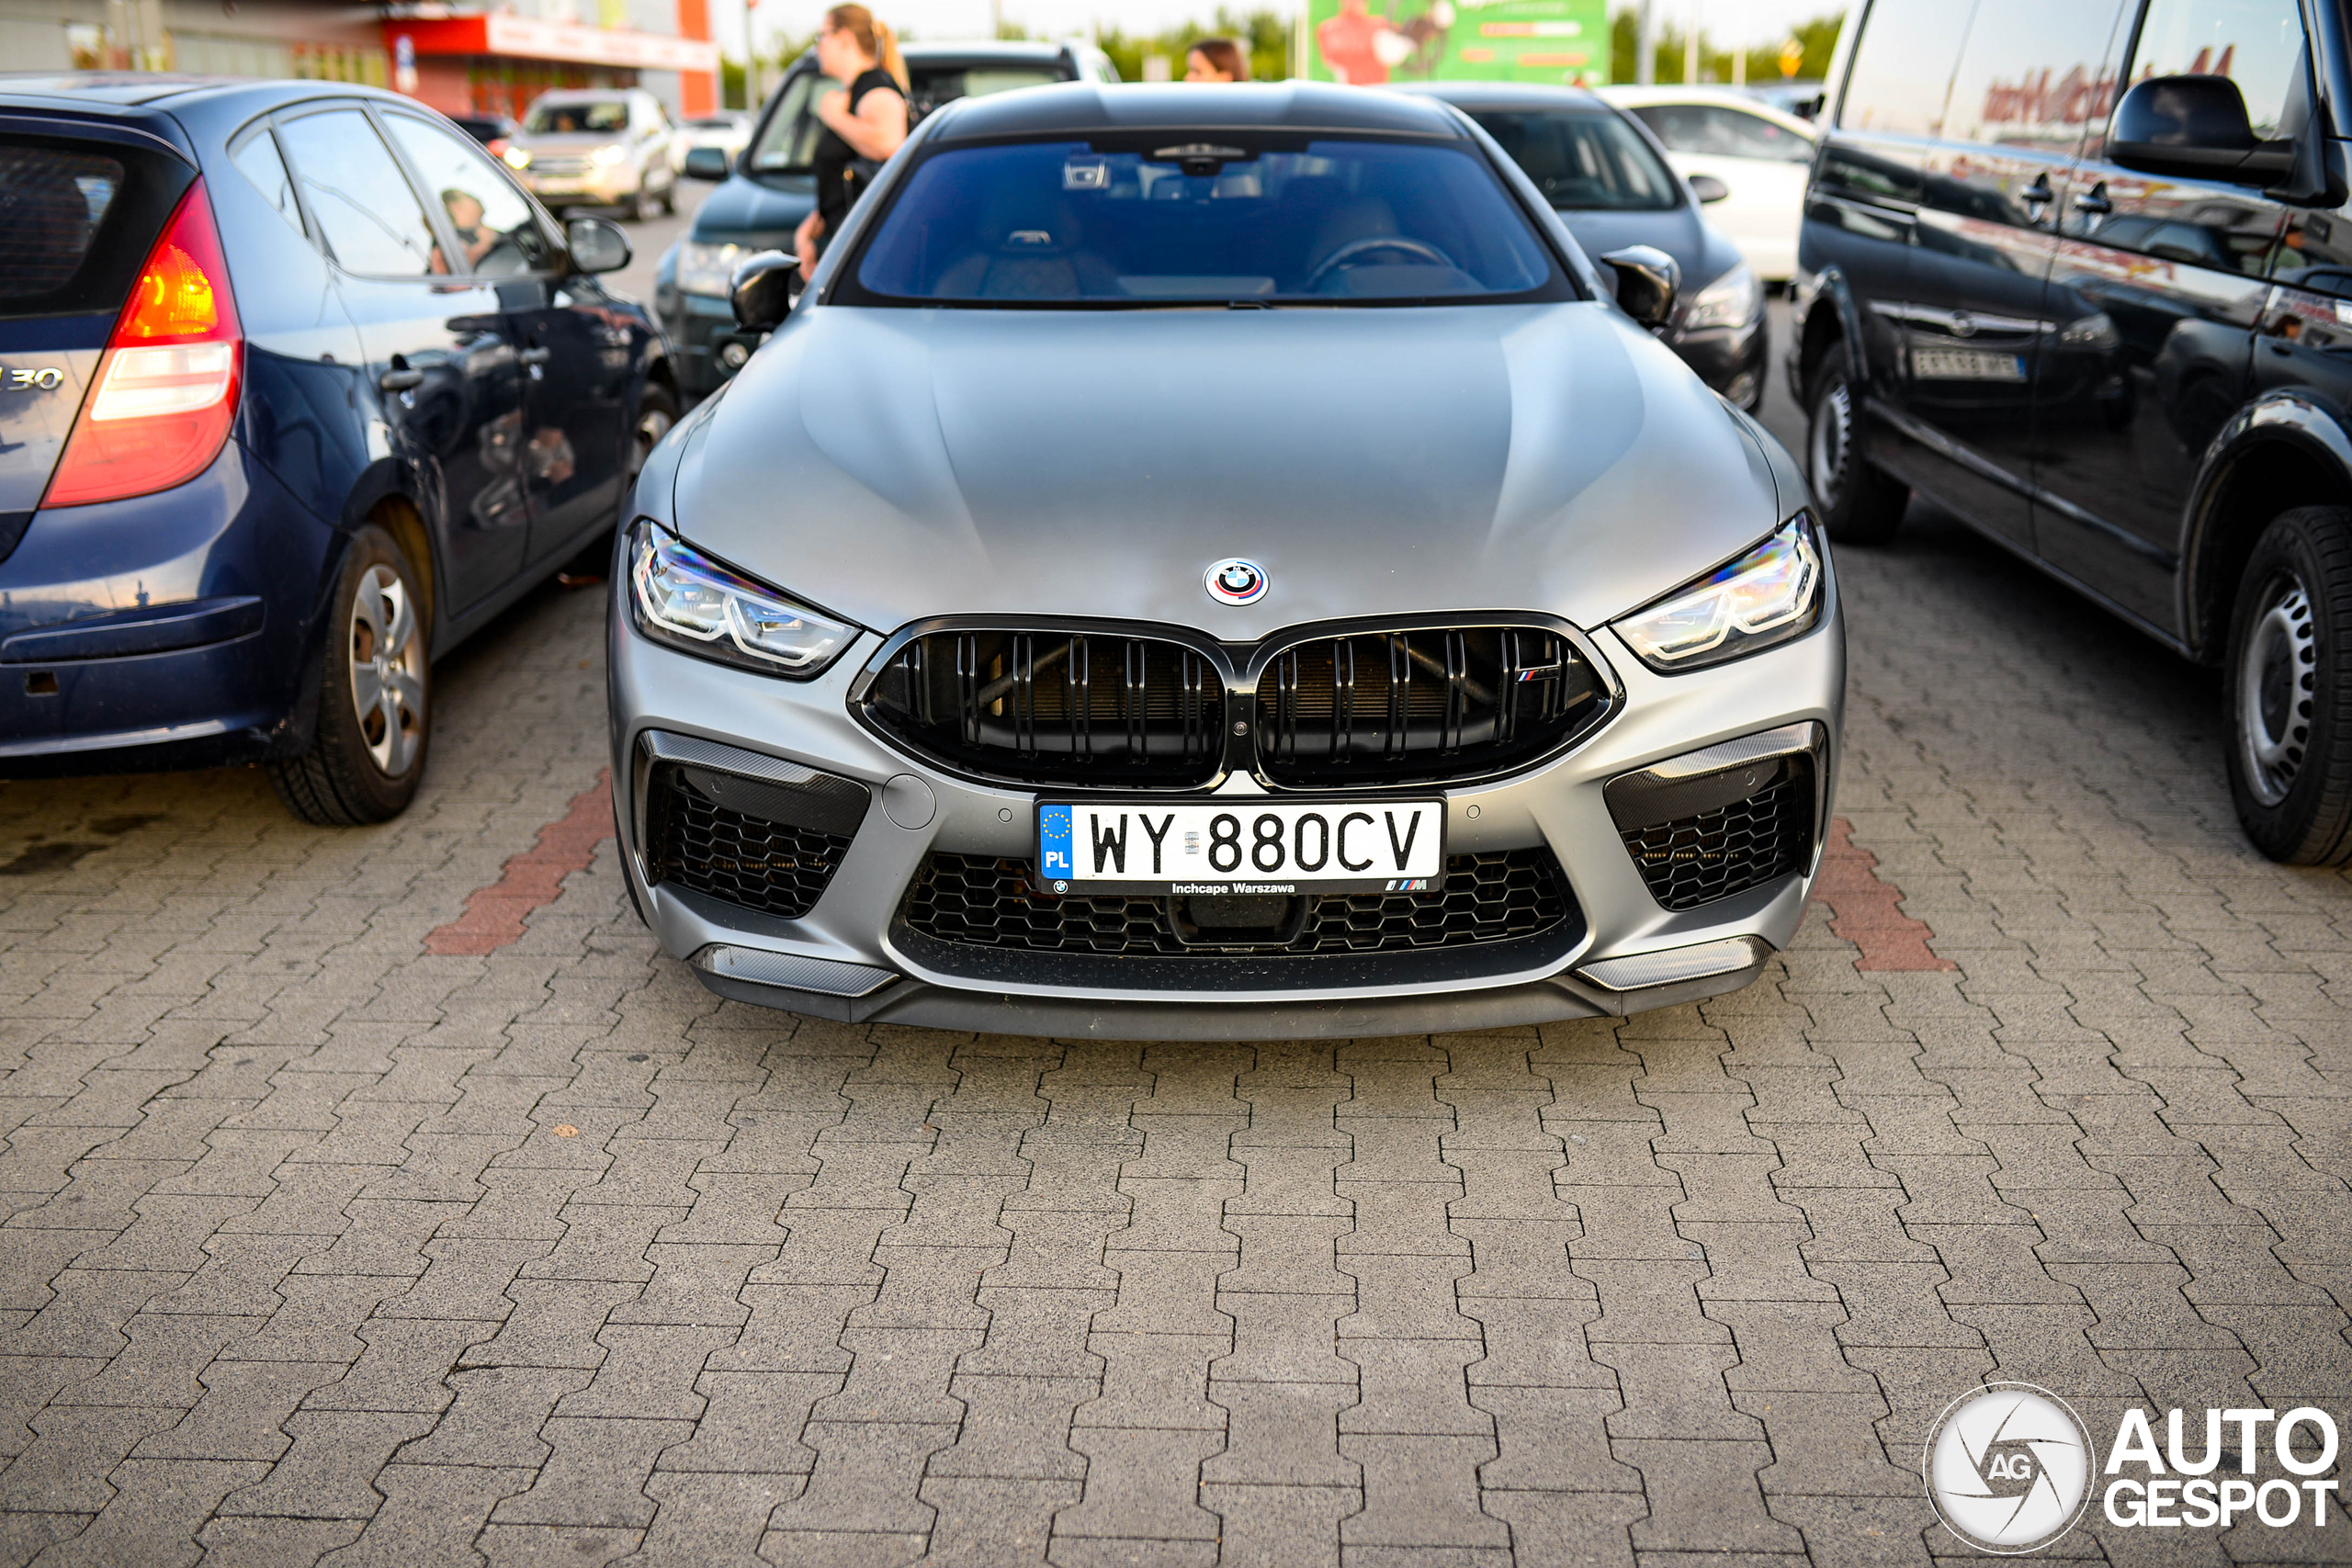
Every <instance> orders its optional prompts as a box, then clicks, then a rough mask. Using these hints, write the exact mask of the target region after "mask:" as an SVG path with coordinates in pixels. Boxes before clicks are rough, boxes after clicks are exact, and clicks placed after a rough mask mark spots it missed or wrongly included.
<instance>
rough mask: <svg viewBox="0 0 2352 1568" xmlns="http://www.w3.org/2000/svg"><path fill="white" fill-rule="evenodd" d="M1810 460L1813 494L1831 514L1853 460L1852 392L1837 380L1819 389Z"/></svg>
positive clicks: (1844, 486) (1840, 494)
mask: <svg viewBox="0 0 2352 1568" xmlns="http://www.w3.org/2000/svg"><path fill="white" fill-rule="evenodd" d="M1810 434H1811V435H1812V440H1811V442H1810V443H1809V444H1808V447H1809V449H1808V451H1807V452H1806V454H1805V456H1806V457H1808V458H1810V459H1811V462H1810V465H1809V466H1810V467H1811V468H1812V469H1813V489H1814V493H1815V494H1816V495H1818V496H1819V497H1820V498H1821V505H1822V509H1823V510H1824V511H1835V510H1836V509H1837V506H1838V502H1839V501H1840V500H1842V499H1843V498H1844V496H1845V493H1846V480H1847V477H1848V476H1847V473H1846V470H1847V468H1849V466H1850V465H1851V464H1852V463H1853V460H1854V390H1853V389H1852V388H1851V387H1849V386H1848V385H1847V384H1846V378H1844V377H1843V376H1840V377H1838V379H1836V380H1835V381H1832V382H1831V383H1830V384H1829V385H1828V386H1827V387H1826V388H1824V389H1822V394H1821V400H1820V401H1818V402H1816V403H1815V405H1814V411H1813V429H1812V431H1811V433H1810Z"/></svg>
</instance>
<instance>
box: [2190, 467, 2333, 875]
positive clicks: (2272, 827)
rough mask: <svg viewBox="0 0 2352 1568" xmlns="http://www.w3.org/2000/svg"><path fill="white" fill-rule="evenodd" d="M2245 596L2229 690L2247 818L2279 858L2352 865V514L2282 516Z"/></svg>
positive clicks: (2263, 845)
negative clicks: (2350, 657) (2351, 664)
mask: <svg viewBox="0 0 2352 1568" xmlns="http://www.w3.org/2000/svg"><path fill="white" fill-rule="evenodd" d="M2235 601H2236V602H2235V604H2234V605H2233V608H2232V610H2231V614H2230V626H2229V630H2228V633H2227V637H2228V640H2227V641H2226V642H2225V643H2224V644H2223V647H2224V648H2225V649H2227V650H2228V662H2227V664H2226V666H2225V669H2226V674H2225V675H2224V678H2223V679H2224V684H2223V686H2222V691H2223V692H2224V693H2225V694H2227V700H2228V704H2229V710H2230V711H2229V725H2230V729H2229V741H2228V744H2227V747H2226V748H2225V754H2226V755H2227V756H2228V758H2229V767H2230V795H2231V799H2232V802H2233V804H2234V805H2235V806H2236V807H2237V814H2238V822H2239V824H2240V825H2241V826H2242V827H2244V828H2245V832H2246V837H2247V838H2249V839H2251V840H2254V844H2255V847H2256V849H2259V850H2260V851H2261V852H2263V853H2264V854H2267V855H2268V856H2269V857H2270V858H2271V859H2273V860H2278V861H2285V862H2287V863H2289V864H2290V865H2341V864H2343V863H2346V861H2352V668H2347V660H2346V654H2347V653H2352V511H2347V510H2346V509H2345V508H2342V507H2335V506H2298V507H2296V508H2294V509H2293V510H2291V511H2288V512H2283V513H2279V514H2278V517H2276V518H2275V519H2273V520H2272V522H2271V524H2270V525H2269V526H2268V527H2267V528H2265V529H2264V530H2263V531H2262V535H2261V536H2260V537H2259V538H2257V539H2256V541H2255V543H2254V548H2253V550H2252V551H2251V552H2250V553H2249V554H2248V556H2247V558H2246V562H2245V570H2244V571H2243V573H2241V575H2240V576H2239V579H2238V584H2237V592H2236V594H2235Z"/></svg>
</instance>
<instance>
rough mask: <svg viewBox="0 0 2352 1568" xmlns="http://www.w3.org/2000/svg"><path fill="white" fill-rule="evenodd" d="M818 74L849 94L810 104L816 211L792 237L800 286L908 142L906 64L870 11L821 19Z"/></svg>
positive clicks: (837, 12) (843, 10) (837, 10)
mask: <svg viewBox="0 0 2352 1568" xmlns="http://www.w3.org/2000/svg"><path fill="white" fill-rule="evenodd" d="M817 68H818V69H819V70H820V71H822V72H823V73H825V74H826V75H828V76H830V77H831V78H832V79H833V80H834V81H836V82H845V83H847V84H848V87H847V89H846V90H844V91H839V92H831V93H828V94H826V95H825V96H824V97H823V98H821V99H820V100H819V101H818V104H817V118H818V119H819V120H820V121H821V122H822V123H823V125H824V128H825V129H824V130H823V131H822V132H821V133H820V135H819V136H818V138H817V151H816V154H815V156H814V158H813V159H812V162H813V163H814V164H816V170H817V209H816V210H815V211H814V212H811V213H810V214H809V216H808V217H807V218H805V219H803V220H801V224H800V231H799V232H798V233H797V234H796V235H794V236H793V249H794V250H796V251H797V252H798V253H799V255H800V276H801V277H802V278H803V279H806V278H807V277H808V276H809V274H811V273H813V272H815V271H816V270H817V258H818V257H819V256H820V255H822V254H824V253H825V246H826V244H827V243H830V242H831V239H832V237H833V235H835V234H837V233H839V232H840V231H841V226H842V220H843V219H845V218H847V217H848V216H849V209H851V208H852V207H854V206H855V205H856V202H857V198H858V197H860V196H862V195H864V194H865V187H866V186H867V185H868V184H869V183H871V182H872V180H873V178H874V175H875V174H876V171H878V170H879V169H880V167H881V165H882V163H883V161H884V160H885V159H887V158H888V157H889V156H890V154H891V153H893V152H897V151H898V150H899V143H900V142H902V141H906V139H907V64H906V62H905V61H903V60H901V59H900V58H899V40H898V38H897V37H896V36H895V35H894V34H893V33H892V32H891V31H890V29H889V28H888V27H887V26H885V25H884V24H883V23H881V22H878V21H876V20H875V18H874V13H873V12H871V11H869V10H867V9H866V8H865V6H834V7H833V8H832V9H831V10H830V11H828V12H826V13H825V28H824V31H822V32H820V33H819V34H818V35H817Z"/></svg>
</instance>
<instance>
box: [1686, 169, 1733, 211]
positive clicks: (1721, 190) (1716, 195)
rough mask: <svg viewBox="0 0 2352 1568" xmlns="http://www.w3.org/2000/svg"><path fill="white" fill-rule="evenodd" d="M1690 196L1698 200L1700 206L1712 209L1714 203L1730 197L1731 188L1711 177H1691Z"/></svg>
mask: <svg viewBox="0 0 2352 1568" xmlns="http://www.w3.org/2000/svg"><path fill="white" fill-rule="evenodd" d="M1691 195H1692V196H1695V197H1698V198H1699V205H1700V206H1702V207H1713V205H1714V204H1715V203H1716V202H1719V201H1721V200H1723V199H1724V197H1727V196H1729V195H1731V186H1727V185H1725V184H1724V182H1723V181H1721V180H1719V179H1717V178H1715V176H1714V175H1691Z"/></svg>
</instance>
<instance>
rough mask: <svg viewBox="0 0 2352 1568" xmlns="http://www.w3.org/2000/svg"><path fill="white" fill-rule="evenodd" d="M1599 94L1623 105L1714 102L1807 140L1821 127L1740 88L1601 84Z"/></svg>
mask: <svg viewBox="0 0 2352 1568" xmlns="http://www.w3.org/2000/svg"><path fill="white" fill-rule="evenodd" d="M1600 96H1602V97H1604V98H1606V99H1608V100H1609V101H1610V102H1611V103H1612V104H1619V105H1622V106H1623V107H1626V108H1651V107H1666V106H1669V105H1673V104H1707V105H1714V106H1717V107H1723V108H1727V109H1737V110H1738V111H1739V112H1740V113H1742V114H1752V115H1754V116H1756V117H1757V118H1758V119H1769V120H1770V121H1771V122H1772V123H1773V124H1774V125H1777V126H1780V127H1781V128H1782V129H1784V130H1793V131H1797V132H1800V133H1802V134H1803V135H1804V137H1805V138H1806V139H1807V140H1808V141H1810V140H1811V139H1812V138H1814V137H1815V136H1818V135H1819V134H1820V133H1821V128H1820V127H1819V126H1817V125H1815V124H1814V123H1813V122H1812V121H1810V120H1807V119H1804V118H1799V117H1798V116H1796V115H1792V114H1791V113H1789V111H1788V110H1786V109H1784V108H1781V107H1779V106H1777V105H1774V104H1770V103H1767V102H1765V101H1764V100H1763V99H1762V98H1759V97H1758V96H1756V95H1755V94H1753V93H1751V92H1749V91H1747V89H1746V88H1744V87H1707V86H1696V87H1684V86H1665V87H1636V86H1623V87H1603V88H1601V89H1600Z"/></svg>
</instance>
